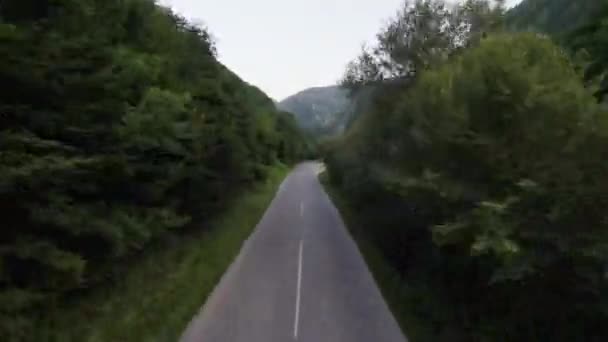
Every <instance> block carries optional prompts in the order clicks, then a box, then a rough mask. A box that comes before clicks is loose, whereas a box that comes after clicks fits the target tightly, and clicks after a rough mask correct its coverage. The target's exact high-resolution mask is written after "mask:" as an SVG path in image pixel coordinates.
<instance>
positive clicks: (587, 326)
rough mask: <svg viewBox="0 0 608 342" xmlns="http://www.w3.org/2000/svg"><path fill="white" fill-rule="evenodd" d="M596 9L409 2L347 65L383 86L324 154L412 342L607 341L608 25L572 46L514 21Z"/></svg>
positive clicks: (350, 77) (356, 79)
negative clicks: (520, 28) (528, 13)
mask: <svg viewBox="0 0 608 342" xmlns="http://www.w3.org/2000/svg"><path fill="white" fill-rule="evenodd" d="M598 3H599V2H595V1H586V2H584V1H544V2H541V1H535V0H528V1H524V3H523V4H522V5H520V6H519V7H517V8H516V9H515V10H513V12H510V13H508V14H505V9H504V7H502V6H500V3H499V5H498V6H495V5H493V4H492V3H489V2H487V1H484V0H470V1H466V2H464V3H462V4H460V5H458V6H456V7H452V6H447V5H446V4H445V3H444V2H442V1H440V0H418V1H405V3H404V5H403V7H402V8H401V9H400V10H399V11H398V13H397V14H396V16H395V17H394V18H393V19H392V20H390V21H389V23H388V24H387V25H386V26H385V27H384V28H383V29H382V30H381V31H380V32H379V34H378V36H377V37H378V39H377V42H376V44H375V45H373V46H371V47H370V48H368V49H366V50H364V51H363V52H362V54H361V55H360V56H359V57H358V58H357V59H355V60H354V61H353V62H352V63H351V64H350V66H349V68H348V69H347V70H346V73H345V76H344V80H343V85H344V86H347V87H349V89H351V94H352V96H357V93H358V92H359V91H361V89H369V87H373V88H374V89H375V91H374V94H373V100H372V105H370V106H369V108H367V110H366V111H365V112H364V113H363V114H362V115H361V117H360V118H359V119H358V120H357V121H356V122H355V123H354V124H353V126H352V128H351V129H350V130H348V131H347V133H346V134H345V135H344V136H343V137H341V138H338V139H335V140H333V141H330V142H328V143H326V144H325V145H324V146H323V147H322V150H323V154H324V158H325V160H326V163H327V167H328V171H329V177H330V180H329V182H330V185H331V187H333V188H335V189H336V191H337V192H338V193H340V194H341V195H342V196H341V197H342V198H346V199H347V206H348V207H350V209H351V211H352V212H353V213H354V216H355V217H354V219H353V222H354V224H355V225H356V226H357V227H356V229H355V232H356V234H357V235H358V239H363V240H365V243H366V244H371V245H372V246H373V248H374V249H375V250H377V251H378V254H379V255H380V256H381V257H382V258H383V260H386V265H385V266H387V268H390V269H391V270H392V272H393V276H392V277H391V279H392V280H391V281H392V283H391V284H389V285H388V286H387V285H386V284H385V285H383V286H382V287H383V290H384V292H385V295H386V296H387V297H388V298H390V300H391V306H392V308H393V311H394V312H396V313H397V314H398V319H399V320H400V322H401V323H402V325H403V328H404V331H405V333H406V334H408V335H409V338H410V339H411V340H412V341H414V342H416V341H451V342H453V341H480V342H481V341H605V340H606V336H608V325H607V323H608V273H607V267H608V226H607V223H608V217H607V216H606V215H607V211H606V208H607V207H608V196H607V194H608V164H607V163H606V160H607V158H608V154H607V153H608V152H607V151H608V126H607V125H608V112H607V111H606V107H605V105H603V104H601V101H602V99H603V94H604V92H603V90H602V89H605V82H603V78H604V75H605V73H606V71H607V70H608V69H607V67H608V55H607V54H606V49H605V47H606V39H608V38H607V37H608V30H607V27H608V26H607V24H606V23H608V15H607V14H606V13H607V12H605V11H603V12H602V11H599V10H597V11H594V13H593V18H590V19H589V20H585V21H583V22H578V23H580V24H583V26H579V27H577V28H573V31H571V32H560V37H559V38H557V37H556V38H552V37H551V36H547V35H539V34H533V33H517V32H513V31H512V30H511V28H510V27H509V25H508V24H509V21H508V20H511V18H512V17H513V16H518V15H521V12H522V11H523V9H524V8H529V7H530V6H545V7H543V8H538V7H535V9H536V10H538V11H542V12H543V13H547V16H555V15H556V14H554V11H555V10H557V9H558V10H559V11H562V10H564V9H563V8H562V7H560V5H559V4H568V5H571V6H574V7H576V8H579V9H581V8H583V7H584V6H586V5H592V4H593V5H596V4H598ZM553 6H557V7H555V8H554V7H553ZM564 11H565V10H564ZM560 14H563V15H564V16H567V15H571V14H572V15H576V13H574V12H562V13H560ZM532 15H534V14H532ZM505 19H508V20H505ZM518 19H521V20H527V19H525V18H518ZM536 19H539V20H540V18H536ZM546 19H547V18H546ZM548 19H550V21H552V22H560V20H562V19H560V18H557V17H555V18H554V17H551V18H548ZM548 19H547V20H548ZM543 20H545V19H543ZM564 20H568V19H564ZM547 22H548V21H547ZM524 26H526V27H524V28H527V27H528V25H524ZM554 28H555V26H544V24H543V25H541V26H540V29H539V30H542V31H545V32H548V33H551V32H552V31H554ZM562 34H564V35H565V36H563V35H562ZM564 37H567V38H564Z"/></svg>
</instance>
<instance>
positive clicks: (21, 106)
mask: <svg viewBox="0 0 608 342" xmlns="http://www.w3.org/2000/svg"><path fill="white" fill-rule="evenodd" d="M0 84H1V88H2V91H1V92H0V174H1V175H2V177H1V179H0V217H1V218H2V229H1V230H0V336H1V338H0V339H2V340H3V341H52V340H56V341H66V340H70V338H72V339H73V340H78V341H81V340H87V339H88V340H91V341H130V340H132V341H143V340H146V338H149V339H148V340H163V338H165V337H166V339H164V340H168V341H174V340H175V339H174V337H175V336H176V332H177V331H178V330H179V328H183V323H184V321H185V320H186V318H187V317H188V316H189V315H191V314H192V313H193V312H194V308H195V307H198V306H199V305H201V304H202V301H203V299H204V297H205V295H206V293H207V292H208V291H207V289H208V288H210V287H211V285H212V283H213V282H214V281H215V280H216V279H217V278H218V276H219V274H221V273H222V272H223V270H224V268H225V265H226V263H227V260H229V259H230V258H231V256H232V255H234V253H235V248H236V246H238V245H239V244H240V243H241V241H242V239H243V238H244V236H245V235H246V234H245V233H246V232H247V230H246V229H250V228H252V227H253V225H251V223H252V222H254V221H255V220H254V218H255V219H257V213H258V212H257V210H259V207H258V206H265V205H266V204H267V201H266V196H267V193H266V192H267V191H269V190H268V189H265V190H264V189H263V191H262V193H263V194H260V195H259V196H260V197H259V198H257V199H256V197H255V196H254V195H252V196H254V197H253V199H250V200H251V201H256V200H258V201H259V203H250V204H247V203H239V202H238V201H241V200H242V201H245V199H243V198H242V196H243V193H244V192H246V191H249V190H248V189H251V187H252V186H254V185H255V184H263V183H264V182H274V181H276V178H277V174H276V172H277V170H276V165H278V164H281V163H282V164H284V165H289V164H292V163H294V162H296V161H297V160H299V159H301V158H303V157H304V156H305V155H307V154H309V153H310V151H311V148H310V144H309V143H308V142H307V141H306V139H305V138H304V136H303V135H302V134H301V133H300V131H299V129H298V128H297V126H296V123H295V120H294V118H293V117H292V115H291V114H288V113H284V112H280V111H278V110H277V109H276V108H275V105H274V103H273V101H272V100H271V99H270V98H268V97H267V96H266V95H265V94H264V93H263V92H261V91H260V90H259V89H257V88H255V87H254V86H251V85H249V84H247V83H245V82H243V81H242V80H241V79H239V78H238V77H237V76H236V75H235V74H234V73H232V72H231V71H230V70H228V69H227V68H226V67H224V66H223V65H222V64H220V63H219V62H218V60H217V58H216V52H215V47H214V42H213V38H212V36H211V34H210V33H209V31H208V30H207V29H206V28H205V27H203V26H200V25H195V24H193V23H190V22H188V21H187V20H185V19H184V18H182V17H180V16H179V15H177V14H175V13H172V12H171V11H170V10H169V9H167V8H164V7H161V6H159V5H157V4H156V2H155V1H152V0H103V1H101V0H18V1H17V0H6V1H1V2H0ZM235 200H236V201H237V203H236V204H235V202H234V201H235ZM254 204H255V208H251V207H247V208H249V209H247V208H243V209H242V210H246V211H247V210H252V212H251V213H249V214H247V213H243V212H236V211H234V210H235V209H234V206H235V205H237V206H238V205H254ZM229 214H235V215H243V218H242V219H243V220H244V221H243V222H235V223H236V225H234V226H233V225H232V224H230V223H217V224H211V223H210V222H215V221H214V220H217V219H218V217H219V218H225V219H226V220H228V219H229V218H226V216H225V215H229ZM245 221H247V222H245ZM245 223H247V227H245V226H244V225H245ZM213 226H217V227H216V229H215V230H214V232H212V233H209V234H208V235H206V233H205V232H206V231H207V230H208V229H209V228H210V227H213ZM201 236H202V240H201ZM215 240H217V241H215ZM214 241H215V242H214ZM216 243H217V244H216ZM199 244H200V248H201V250H200V252H197V251H196V248H197V245H199ZM224 248H225V250H223V249H224ZM220 249H222V251H221V253H220ZM220 254H221V255H220ZM188 273H192V274H191V276H188V275H187V274H188ZM195 287H198V291H197V289H196V288H195ZM182 296H184V297H183V298H182ZM121 310H122V311H124V312H122V313H120V311H121ZM63 316H65V317H67V319H66V320H62V318H61V317H63ZM55 318H57V320H55ZM188 318H189V317H188ZM42 327H44V328H42ZM145 329H147V331H144V330H145ZM72 332H78V334H75V335H74V334H72ZM154 333H159V335H158V336H159V337H158V338H157V339H154V338H153V336H155V335H154ZM141 334H144V335H141Z"/></svg>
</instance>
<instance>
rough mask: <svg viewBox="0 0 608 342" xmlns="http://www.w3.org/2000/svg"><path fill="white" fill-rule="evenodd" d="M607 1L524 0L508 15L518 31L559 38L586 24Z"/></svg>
mask: <svg viewBox="0 0 608 342" xmlns="http://www.w3.org/2000/svg"><path fill="white" fill-rule="evenodd" d="M605 3H606V1H604V0H575V1H573V0H524V1H522V2H521V3H520V4H519V5H517V6H515V7H513V9H511V10H510V11H509V12H508V13H507V24H508V26H509V27H510V28H511V29H514V30H530V31H539V32H545V33H549V34H559V33H563V32H566V31H570V30H572V29H574V28H576V27H578V26H580V25H582V24H584V23H585V21H586V20H588V19H589V17H590V16H591V15H592V14H593V13H595V12H596V11H597V10H599V8H600V7H601V6H602V5H604V4H605Z"/></svg>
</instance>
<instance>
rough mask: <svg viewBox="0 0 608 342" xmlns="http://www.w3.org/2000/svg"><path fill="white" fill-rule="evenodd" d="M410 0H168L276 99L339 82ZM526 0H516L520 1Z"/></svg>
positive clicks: (240, 72) (165, 0)
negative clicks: (365, 45) (365, 44)
mask: <svg viewBox="0 0 608 342" xmlns="http://www.w3.org/2000/svg"><path fill="white" fill-rule="evenodd" d="M402 1H403V0H161V1H160V2H161V3H163V4H165V5H168V6H170V7H172V8H173V9H174V10H175V11H177V12H179V13H181V14H182V15H184V16H185V17H187V18H190V19H192V20H195V21H199V22H200V21H202V22H203V23H205V24H206V25H207V26H208V27H209V30H210V31H211V33H212V34H213V35H214V37H215V38H216V41H217V47H218V52H219V59H220V60H221V61H222V63H224V64H225V65H226V66H227V67H229V68H230V69H231V70H232V71H234V72H235V73H237V74H238V75H239V76H240V77H241V78H243V79H244V80H245V81H247V82H249V83H252V84H254V85H256V86H258V87H260V88H261V89H262V90H263V91H265V92H266V93H267V94H268V95H269V96H270V97H272V98H274V99H275V100H282V99H283V98H285V97H287V96H289V95H292V94H294V93H296V92H298V91H300V90H303V89H305V88H308V87H314V86H324V85H331V84H334V83H336V81H337V80H338V79H339V78H340V76H341V75H342V72H343V71H344V68H345V66H346V64H347V63H348V62H349V61H350V60H352V59H353V58H354V57H356V56H357V55H358V53H359V51H360V49H361V44H362V43H363V42H370V41H372V40H373V38H374V36H375V34H376V32H378V30H379V29H380V28H381V27H382V26H383V23H384V22H385V21H386V19H387V18H390V17H391V16H393V14H394V13H395V12H396V10H397V9H398V8H399V5H400V4H401V2H402ZM519 1H520V0H510V3H517V2H519Z"/></svg>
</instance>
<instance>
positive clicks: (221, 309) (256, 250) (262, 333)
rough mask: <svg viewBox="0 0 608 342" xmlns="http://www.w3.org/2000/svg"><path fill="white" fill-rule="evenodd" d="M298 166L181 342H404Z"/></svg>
mask: <svg viewBox="0 0 608 342" xmlns="http://www.w3.org/2000/svg"><path fill="white" fill-rule="evenodd" d="M320 167H321V166H320V164H318V163H303V164H301V165H299V166H298V167H296V169H295V170H294V171H293V172H292V173H291V174H290V175H289V176H288V177H287V178H286V179H285V181H284V182H283V183H282V184H281V187H280V189H279V190H278V192H277V194H276V196H275V198H274V200H273V201H272V203H271V205H270V206H269V208H268V209H267V211H266V213H265V214H264V216H263V218H262V220H261V221H260V222H259V224H258V226H257V227H256V229H255V231H254V233H253V234H252V235H251V237H250V238H249V240H247V242H246V243H245V244H244V246H243V248H242V250H241V252H240V254H239V256H238V257H237V259H236V260H235V261H234V263H233V264H232V265H231V266H230V268H229V269H228V271H227V272H226V274H225V275H224V277H223V278H222V280H221V281H220V283H219V284H218V286H217V287H216V289H215V290H214V292H213V294H212V295H211V296H210V297H209V299H208V300H207V303H206V304H205V305H204V306H203V308H202V310H201V312H200V313H199V314H198V316H196V317H195V318H194V319H193V320H192V322H191V323H190V324H189V326H188V328H187V329H186V331H185V332H184V334H183V336H182V338H181V341H182V342H288V341H305V342H405V341H406V338H405V337H404V336H403V334H402V333H401V331H400V329H399V326H398V325H397V323H396V321H395V319H394V318H393V316H392V314H391V313H390V311H389V309H388V307H387V305H386V303H385V302H384V299H383V298H382V295H381V294H380V291H379V290H378V287H377V286H376V284H375V282H374V280H373V278H372V275H371V274H370V272H369V270H368V268H367V266H366V264H365V262H364V261H363V258H362V256H361V254H360V253H359V250H358V249H357V247H356V245H355V243H354V242H353V240H352V239H351V237H350V236H349V234H348V232H347V230H346V228H345V227H344V223H343V222H342V219H341V218H340V215H339V214H338V211H337V210H336V208H335V207H334V205H333V204H332V203H331V201H330V199H329V198H328V197H327V195H326V193H325V191H324V190H323V188H322V186H321V185H320V184H319V181H318V179H317V173H318V172H319V169H320Z"/></svg>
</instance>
